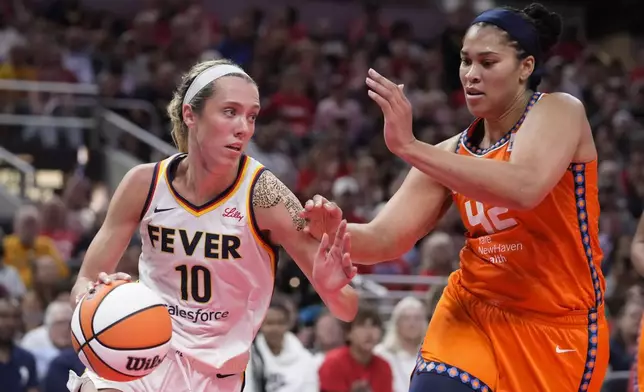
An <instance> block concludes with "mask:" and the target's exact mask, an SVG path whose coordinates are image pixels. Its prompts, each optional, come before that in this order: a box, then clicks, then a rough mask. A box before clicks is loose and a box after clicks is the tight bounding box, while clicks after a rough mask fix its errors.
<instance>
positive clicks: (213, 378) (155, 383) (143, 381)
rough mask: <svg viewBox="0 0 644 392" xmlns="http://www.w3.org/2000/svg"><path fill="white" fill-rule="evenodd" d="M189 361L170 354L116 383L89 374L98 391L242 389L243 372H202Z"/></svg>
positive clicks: (209, 391) (212, 391) (208, 391)
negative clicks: (139, 375)
mask: <svg viewBox="0 0 644 392" xmlns="http://www.w3.org/2000/svg"><path fill="white" fill-rule="evenodd" d="M191 362H192V361H191V360H190V359H188V358H185V357H179V356H175V355H172V354H169V355H168V356H167V357H166V359H165V360H164V361H163V362H162V363H161V365H159V367H158V368H157V369H155V370H154V371H153V372H152V373H150V374H148V375H147V376H145V377H143V378H140V379H138V380H135V381H129V382H116V381H109V380H105V379H103V378H101V377H99V376H98V375H97V374H96V373H94V372H92V371H90V370H89V369H88V370H86V371H85V374H84V375H83V377H88V378H89V379H90V380H91V381H92V382H93V383H94V387H95V388H96V389H97V390H99V391H100V390H101V389H108V388H110V389H116V390H117V391H121V392H241V391H242V390H243V388H244V373H241V374H232V375H230V374H226V375H222V374H217V373H214V374H203V373H200V372H198V371H196V370H194V369H193V367H192V366H191Z"/></svg>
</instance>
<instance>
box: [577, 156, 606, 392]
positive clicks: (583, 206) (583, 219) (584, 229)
mask: <svg viewBox="0 0 644 392" xmlns="http://www.w3.org/2000/svg"><path fill="white" fill-rule="evenodd" d="M570 170H571V171H572V176H573V181H574V184H575V187H574V189H575V205H576V207H577V221H578V224H579V234H580V235H581V243H582V246H583V247H584V252H585V253H586V260H587V261H588V267H589V268H590V275H591V279H592V283H593V288H594V290H595V306H594V307H593V308H592V309H590V310H589V311H588V351H587V353H586V365H585V366H584V374H583V376H582V378H581V381H580V383H579V391H580V392H583V391H587V390H588V387H589V385H590V381H591V379H592V376H593V371H594V370H595V363H596V359H597V343H598V341H599V337H598V330H599V326H598V324H597V320H598V318H599V315H598V313H597V309H599V308H600V306H601V304H602V302H603V295H602V291H601V282H600V280H599V274H598V273H597V269H596V268H595V264H594V263H593V249H592V247H591V243H590V242H591V241H590V234H589V227H588V210H587V200H586V164H584V163H573V164H572V165H571V166H570Z"/></svg>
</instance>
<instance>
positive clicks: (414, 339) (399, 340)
mask: <svg viewBox="0 0 644 392" xmlns="http://www.w3.org/2000/svg"><path fill="white" fill-rule="evenodd" d="M428 321H429V320H428V318H427V311H426V309H425V305H424V304H423V303H422V302H421V301H419V300H418V299H416V298H415V297H405V298H403V299H402V300H401V301H399V302H398V303H397V304H396V306H395V307H394V310H393V312H392V314H391V319H390V320H389V324H388V326H387V331H386V333H385V337H384V339H383V341H382V343H380V344H379V345H377V346H376V348H375V349H374V352H375V353H376V354H378V355H380V356H382V357H383V358H384V359H385V360H386V361H387V362H388V363H389V366H390V367H391V370H392V372H393V376H394V392H408V391H409V375H410V374H411V369H414V367H415V366H416V359H417V358H418V349H419V348H420V345H421V343H422V342H423V338H424V337H425V330H426V329H427V323H428Z"/></svg>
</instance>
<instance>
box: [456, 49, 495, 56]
mask: <svg viewBox="0 0 644 392" xmlns="http://www.w3.org/2000/svg"><path fill="white" fill-rule="evenodd" d="M491 54H492V55H494V54H498V53H497V52H495V51H492V50H484V51H482V52H476V53H474V55H476V56H478V57H483V56H489V55H491ZM469 55H470V54H469V53H468V52H467V51H465V50H463V49H461V56H464V57H467V56H469Z"/></svg>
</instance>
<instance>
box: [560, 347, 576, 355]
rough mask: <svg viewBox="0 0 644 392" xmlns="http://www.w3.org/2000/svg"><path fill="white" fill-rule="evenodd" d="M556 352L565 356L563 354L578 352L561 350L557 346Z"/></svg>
mask: <svg viewBox="0 0 644 392" xmlns="http://www.w3.org/2000/svg"><path fill="white" fill-rule="evenodd" d="M555 351H556V352H557V354H563V353H572V352H575V351H577V350H574V349H563V348H561V347H559V346H557V347H555Z"/></svg>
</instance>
